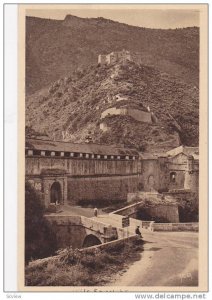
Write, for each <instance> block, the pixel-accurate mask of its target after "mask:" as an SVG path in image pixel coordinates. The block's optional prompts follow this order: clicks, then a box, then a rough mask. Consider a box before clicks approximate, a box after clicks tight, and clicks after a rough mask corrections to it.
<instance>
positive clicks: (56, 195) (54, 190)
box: [50, 181, 62, 204]
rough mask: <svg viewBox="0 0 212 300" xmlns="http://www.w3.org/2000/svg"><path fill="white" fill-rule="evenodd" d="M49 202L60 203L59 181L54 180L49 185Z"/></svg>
mask: <svg viewBox="0 0 212 300" xmlns="http://www.w3.org/2000/svg"><path fill="white" fill-rule="evenodd" d="M50 202H51V203H55V204H60V203H61V202H62V190H61V185H60V183H59V182H57V181H56V182H54V183H53V184H52V186H51V194H50Z"/></svg>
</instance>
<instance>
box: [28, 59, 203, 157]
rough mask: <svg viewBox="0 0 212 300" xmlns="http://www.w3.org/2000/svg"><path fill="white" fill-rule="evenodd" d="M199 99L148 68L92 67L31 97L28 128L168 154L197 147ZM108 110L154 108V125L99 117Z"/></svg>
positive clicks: (189, 88) (56, 136)
mask: <svg viewBox="0 0 212 300" xmlns="http://www.w3.org/2000/svg"><path fill="white" fill-rule="evenodd" d="M198 95H199V91H198V88H197V87H196V86H194V85H193V84H188V83H185V82H183V81H180V80H179V79H177V78H176V77H173V76H171V75H170V74H168V73H165V72H161V71H159V70H158V69H157V68H155V67H151V66H148V65H144V64H138V63H135V62H126V63H116V64H113V65H107V66H99V65H92V66H90V67H88V68H86V69H81V70H77V71H75V72H74V73H71V74H70V75H69V76H66V77H63V78H62V79H60V80H57V81H55V82H54V83H53V84H51V85H50V86H49V87H48V88H43V89H41V90H40V91H38V92H36V93H34V94H33V95H31V96H29V97H27V100H26V125H27V126H28V127H27V128H28V132H30V130H29V129H30V128H32V129H33V130H35V131H38V132H40V134H47V135H48V136H49V137H50V138H51V139H52V138H53V139H56V140H61V139H63V140H67V141H74V142H84V141H86V140H89V141H93V142H97V143H106V144H113V143H115V144H124V145H126V146H128V147H129V146H133V147H136V148H137V149H139V150H141V151H145V150H146V151H159V152H160V151H164V150H165V151H166V150H168V149H171V148H173V147H176V146H178V145H179V143H183V144H186V145H190V146H196V145H198V124H199V101H198ZM110 107H116V108H118V107H130V108H136V109H138V110H141V111H146V112H147V111H148V110H150V111H151V112H152V113H153V114H154V117H155V118H154V120H153V121H154V122H153V123H144V122H139V121H136V120H134V119H133V118H132V117H130V116H120V115H117V116H106V117H105V118H101V114H102V112H103V111H105V110H106V109H107V108H110ZM101 123H103V125H104V128H102V127H101V129H100V126H102V124H101ZM32 129H31V132H33V130H32ZM102 129H103V130H102Z"/></svg>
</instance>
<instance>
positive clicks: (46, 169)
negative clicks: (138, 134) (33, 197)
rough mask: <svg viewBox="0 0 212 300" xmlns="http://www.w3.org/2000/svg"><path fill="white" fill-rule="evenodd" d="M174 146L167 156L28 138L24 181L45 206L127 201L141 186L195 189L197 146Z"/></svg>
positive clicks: (160, 188)
mask: <svg viewBox="0 0 212 300" xmlns="http://www.w3.org/2000/svg"><path fill="white" fill-rule="evenodd" d="M176 149H177V150H175V151H172V152H171V151H170V153H167V154H165V155H164V156H163V157H153V156H151V155H149V156H146V157H145V156H142V155H140V154H139V152H137V151H136V150H134V149H129V148H125V147H116V146H112V145H99V144H92V143H88V144H76V143H69V142H56V141H44V140H38V139H28V140H26V148H25V163H26V164H25V168H26V169H25V172H26V180H28V181H29V182H30V183H31V184H32V185H33V186H34V187H35V188H36V189H37V190H39V191H40V192H41V193H42V194H43V197H44V201H45V205H46V206H47V207H48V206H49V205H50V204H51V203H55V202H56V201H57V202H59V203H60V204H76V203H77V202H79V201H89V202H90V201H107V200H108V201H117V200H120V201H121V200H122V201H124V200H126V199H127V194H128V193H131V192H136V191H138V190H144V191H158V190H167V189H172V190H176V189H187V190H195V191H196V190H197V189H198V174H199V160H198V159H197V151H198V149H197V148H190V151H187V152H186V151H185V149H184V148H183V147H181V148H180V147H178V148H176ZM192 153H196V154H195V155H196V156H195V155H193V156H192ZM182 160H183V161H182Z"/></svg>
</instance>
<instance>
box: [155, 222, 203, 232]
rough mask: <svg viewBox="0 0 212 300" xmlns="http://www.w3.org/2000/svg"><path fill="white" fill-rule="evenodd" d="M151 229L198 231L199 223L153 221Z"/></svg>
mask: <svg viewBox="0 0 212 300" xmlns="http://www.w3.org/2000/svg"><path fill="white" fill-rule="evenodd" d="M152 230H153V231H196V232H198V231H199V223H174V224H172V223H154V224H153V225H152Z"/></svg>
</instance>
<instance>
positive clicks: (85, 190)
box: [68, 175, 138, 204]
mask: <svg viewBox="0 0 212 300" xmlns="http://www.w3.org/2000/svg"><path fill="white" fill-rule="evenodd" d="M137 189H138V175H129V176H110V177H109V176H103V177H79V178H77V177H68V203H69V204H76V203H78V202H79V201H80V202H81V201H83V202H86V201H88V202H91V201H95V202H96V201H102V200H103V201H107V200H109V201H126V200H127V194H128V193H129V192H135V191H136V190H137Z"/></svg>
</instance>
